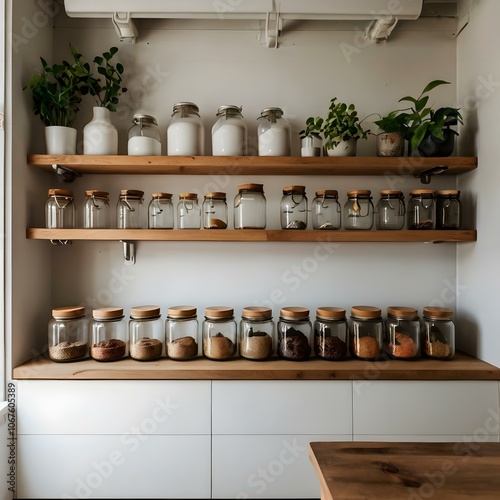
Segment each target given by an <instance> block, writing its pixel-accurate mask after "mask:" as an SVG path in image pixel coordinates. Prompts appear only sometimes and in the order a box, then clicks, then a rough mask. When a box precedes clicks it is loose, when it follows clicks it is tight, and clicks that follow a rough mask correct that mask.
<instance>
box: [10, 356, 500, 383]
mask: <svg viewBox="0 0 500 500" xmlns="http://www.w3.org/2000/svg"><path fill="white" fill-rule="evenodd" d="M13 379H19V380H28V379H40V380H363V379H369V380H500V368H496V367H495V366H493V365H490V364H488V363H485V362H484V361H480V360H478V359H476V358H473V357H471V356H468V355H466V354H462V353H457V355H456V356H455V358H454V359H452V360H450V361H438V360H433V359H424V358H422V359H419V360H415V361H395V360H381V361H373V362H372V361H361V360H354V359H351V360H347V361H337V362H334V361H326V360H321V359H309V360H307V361H286V360H282V359H274V360H270V361H250V360H246V359H242V358H238V359H233V360H230V361H211V360H209V359H206V358H197V359H193V360H188V361H173V360H170V359H160V360H158V361H149V362H141V361H136V360H133V359H129V358H126V359H122V360H119V361H114V362H108V363H103V362H98V361H95V360H92V359H87V360H83V361H77V362H72V363H56V362H54V361H51V360H49V359H47V358H45V357H43V356H39V357H38V358H36V359H33V360H31V361H28V362H26V363H24V364H22V365H20V366H18V367H16V368H14V370H13Z"/></svg>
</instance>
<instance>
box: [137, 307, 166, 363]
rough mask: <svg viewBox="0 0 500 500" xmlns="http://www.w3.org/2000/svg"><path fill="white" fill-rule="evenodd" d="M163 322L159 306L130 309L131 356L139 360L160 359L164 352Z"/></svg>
mask: <svg viewBox="0 0 500 500" xmlns="http://www.w3.org/2000/svg"><path fill="white" fill-rule="evenodd" d="M162 339H163V322H162V320H161V314H160V308H159V307H158V306H136V307H132V309H131V310H130V321H129V342H130V357H131V358H133V359H137V360H138V361H150V360H153V359H158V358H159V357H160V356H161V355H162V353H163V342H162Z"/></svg>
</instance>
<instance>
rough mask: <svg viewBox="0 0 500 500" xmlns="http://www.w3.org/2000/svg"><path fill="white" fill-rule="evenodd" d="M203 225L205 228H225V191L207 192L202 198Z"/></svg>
mask: <svg viewBox="0 0 500 500" xmlns="http://www.w3.org/2000/svg"><path fill="white" fill-rule="evenodd" d="M203 227H204V228H205V229H226V228H227V203H226V193H207V194H206V195H205V199H204V200H203Z"/></svg>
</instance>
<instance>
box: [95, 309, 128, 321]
mask: <svg viewBox="0 0 500 500" xmlns="http://www.w3.org/2000/svg"><path fill="white" fill-rule="evenodd" d="M92 316H93V317H94V318H95V319H118V318H123V308H122V307H101V308H100V309H94V310H93V311H92Z"/></svg>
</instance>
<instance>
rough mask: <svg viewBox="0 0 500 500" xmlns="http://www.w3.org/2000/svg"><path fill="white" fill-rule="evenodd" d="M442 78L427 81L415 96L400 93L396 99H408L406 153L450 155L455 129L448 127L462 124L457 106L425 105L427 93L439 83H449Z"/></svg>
mask: <svg viewBox="0 0 500 500" xmlns="http://www.w3.org/2000/svg"><path fill="white" fill-rule="evenodd" d="M449 83H450V82H446V81H444V80H433V81H432V82H430V83H428V84H427V85H426V86H425V88H424V90H423V91H422V93H421V94H420V95H419V96H418V97H417V98H414V97H411V96H406V97H402V98H401V99H400V100H399V102H409V103H411V106H410V108H407V109H406V110H402V111H404V116H405V121H406V125H407V131H406V139H407V140H408V141H409V154H410V155H411V154H415V153H417V154H419V155H420V156H450V155H451V154H452V153H453V149H454V147H455V136H456V135H458V133H457V132H456V131H455V130H453V129H451V128H450V127H451V126H453V125H457V124H458V123H461V124H463V120H462V116H461V114H460V110H459V109H458V108H450V107H441V108H438V109H433V108H432V107H429V106H428V102H429V95H428V93H429V92H430V91H431V90H433V89H434V88H436V87H438V86H440V85H449Z"/></svg>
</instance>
